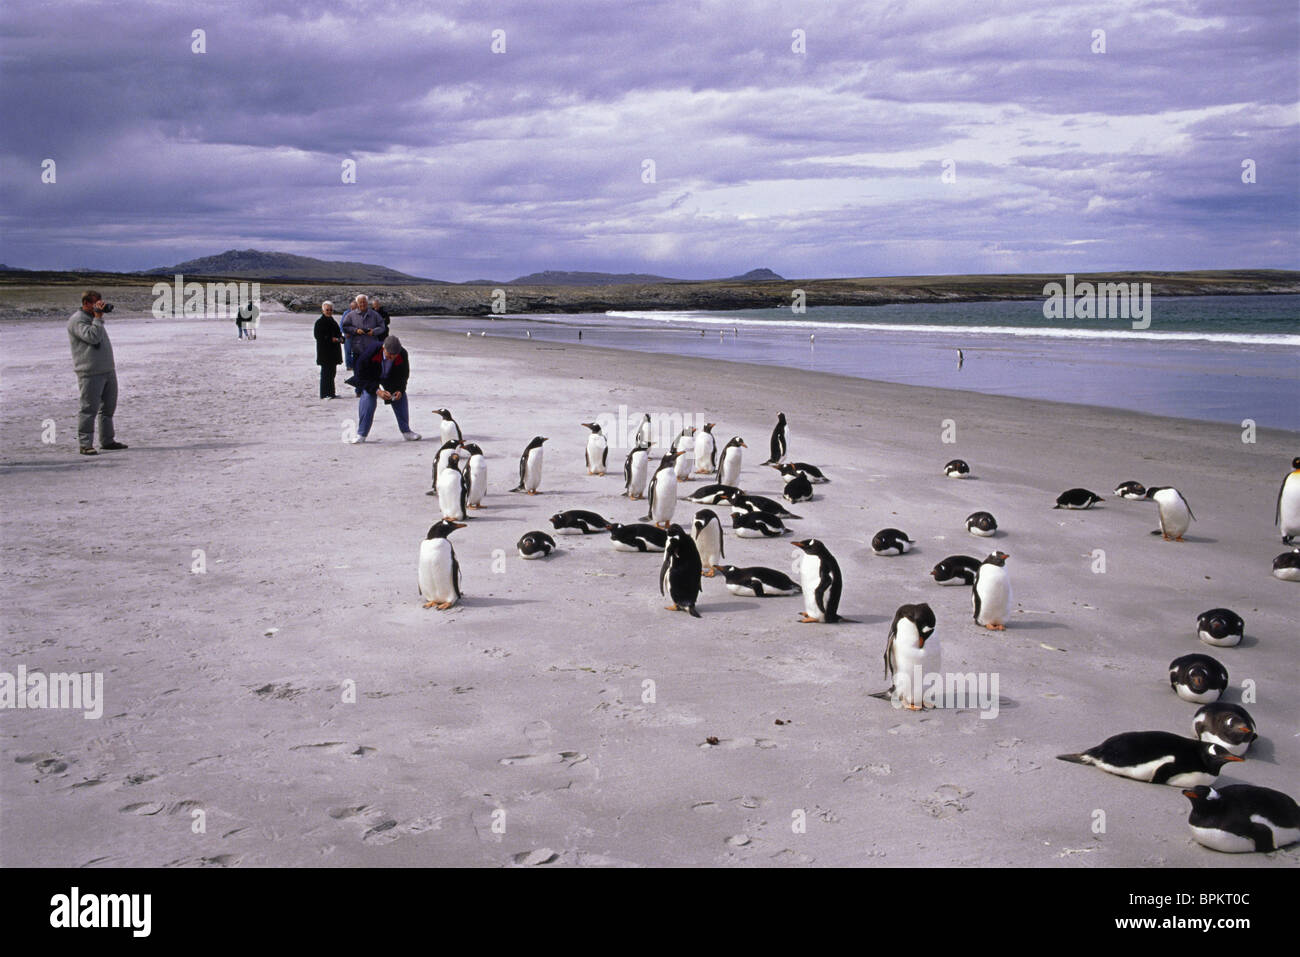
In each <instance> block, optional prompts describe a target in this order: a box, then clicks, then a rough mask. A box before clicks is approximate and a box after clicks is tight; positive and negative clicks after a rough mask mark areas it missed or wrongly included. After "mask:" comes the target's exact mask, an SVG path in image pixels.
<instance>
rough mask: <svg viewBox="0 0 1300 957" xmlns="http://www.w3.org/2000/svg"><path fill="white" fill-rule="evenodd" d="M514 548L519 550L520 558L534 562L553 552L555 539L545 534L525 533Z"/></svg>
mask: <svg viewBox="0 0 1300 957" xmlns="http://www.w3.org/2000/svg"><path fill="white" fill-rule="evenodd" d="M515 547H516V548H517V549H518V550H519V557H520V558H522V559H524V560H525V561H536V560H537V559H539V558H545V557H546V556H547V555H549V554H551V552H553V551H555V539H553V538H551V536H550V535H547V534H546V533H545V532H525V533H524V534H523V536H522V537H521V538H520V539H519V543H518V544H517V545H516V546H515Z"/></svg>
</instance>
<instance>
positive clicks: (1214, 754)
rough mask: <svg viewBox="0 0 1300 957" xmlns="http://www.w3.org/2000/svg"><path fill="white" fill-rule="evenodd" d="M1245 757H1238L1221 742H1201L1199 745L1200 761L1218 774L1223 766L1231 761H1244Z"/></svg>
mask: <svg viewBox="0 0 1300 957" xmlns="http://www.w3.org/2000/svg"><path fill="white" fill-rule="evenodd" d="M1245 760H1246V759H1245V758H1239V757H1237V756H1236V755H1235V754H1232V753H1230V752H1229V751H1228V749H1227V748H1225V747H1224V746H1223V745H1221V744H1202V745H1201V763H1203V764H1204V765H1205V767H1206V768H1208V769H1209V770H1210V771H1213V772H1214V773H1215V774H1218V773H1219V771H1220V770H1222V768H1223V766H1224V765H1225V764H1227V763H1229V762H1231V761H1245Z"/></svg>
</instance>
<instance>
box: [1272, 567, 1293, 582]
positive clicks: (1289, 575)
mask: <svg viewBox="0 0 1300 957" xmlns="http://www.w3.org/2000/svg"><path fill="white" fill-rule="evenodd" d="M1273 577H1274V578H1277V579H1280V580H1282V581H1284V582H1300V568H1278V569H1275V570H1274V572H1273Z"/></svg>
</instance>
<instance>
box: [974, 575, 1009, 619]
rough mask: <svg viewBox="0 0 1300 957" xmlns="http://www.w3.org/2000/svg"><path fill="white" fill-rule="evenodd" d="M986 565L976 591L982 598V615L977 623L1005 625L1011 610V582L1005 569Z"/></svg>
mask: <svg viewBox="0 0 1300 957" xmlns="http://www.w3.org/2000/svg"><path fill="white" fill-rule="evenodd" d="M994 568H995V566H992V565H984V566H982V567H981V570H980V576H979V579H978V580H977V581H976V582H975V589H976V590H977V591H978V592H979V596H980V614H979V618H977V619H976V621H977V622H978V623H979V624H981V625H1005V624H1006V623H1007V612H1008V611H1010V609H1011V580H1010V579H1009V578H1008V577H1007V573H1006V571H1005V570H1004V569H1001V568H998V569H996V571H995V570H994Z"/></svg>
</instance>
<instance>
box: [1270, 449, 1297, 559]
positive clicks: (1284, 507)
mask: <svg viewBox="0 0 1300 957" xmlns="http://www.w3.org/2000/svg"><path fill="white" fill-rule="evenodd" d="M1275 521H1276V522H1277V527H1278V529H1279V530H1280V531H1281V532H1282V544H1283V545H1290V544H1291V543H1292V541H1294V540H1295V537H1296V536H1297V535H1300V458H1294V459H1292V460H1291V471H1290V472H1289V473H1287V477H1286V478H1284V479H1283V480H1282V487H1281V488H1279V489H1278V490H1277V516H1276V518H1275Z"/></svg>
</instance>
